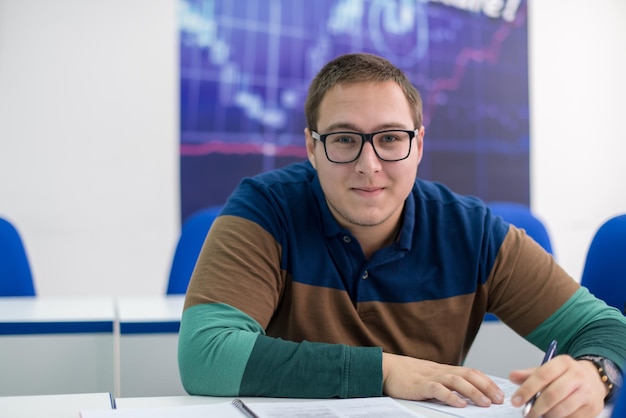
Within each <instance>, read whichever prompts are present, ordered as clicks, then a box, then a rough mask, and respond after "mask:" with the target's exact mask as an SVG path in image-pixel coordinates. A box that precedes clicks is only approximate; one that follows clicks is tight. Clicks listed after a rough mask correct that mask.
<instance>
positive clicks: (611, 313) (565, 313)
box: [526, 288, 626, 367]
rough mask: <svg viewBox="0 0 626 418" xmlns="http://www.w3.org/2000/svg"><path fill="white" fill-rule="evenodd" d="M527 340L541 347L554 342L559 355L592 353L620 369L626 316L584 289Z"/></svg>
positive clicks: (624, 351) (624, 359) (625, 356)
mask: <svg viewBox="0 0 626 418" xmlns="http://www.w3.org/2000/svg"><path fill="white" fill-rule="evenodd" d="M583 324H586V325H583ZM526 338H527V339H528V340H529V341H530V342H531V343H533V344H535V345H536V346H538V347H540V348H545V347H547V345H548V344H549V342H550V340H552V339H557V340H558V341H559V345H560V347H561V348H560V349H559V352H560V353H561V354H563V353H565V354H569V355H571V356H572V357H579V356H581V355H584V354H595V355H600V356H603V357H607V358H609V359H611V360H613V362H615V364H617V365H619V366H620V367H623V366H624V365H626V317H624V315H622V314H621V313H620V312H619V311H617V309H614V308H611V307H608V306H607V305H606V304H604V303H603V302H602V301H599V300H596V299H595V298H594V297H593V296H592V295H591V294H590V293H589V292H588V291H587V289H585V288H580V289H579V290H578V291H577V292H576V293H575V294H574V295H573V296H572V297H571V298H570V300H568V301H567V303H566V304H565V305H563V306H562V307H561V308H560V309H559V310H558V311H557V312H556V313H555V314H554V315H552V316H551V317H550V318H548V319H547V320H546V321H545V322H544V323H542V324H541V325H540V326H539V327H538V328H537V329H535V330H534V331H533V332H532V333H530V334H529V335H528V336H527V337H526Z"/></svg>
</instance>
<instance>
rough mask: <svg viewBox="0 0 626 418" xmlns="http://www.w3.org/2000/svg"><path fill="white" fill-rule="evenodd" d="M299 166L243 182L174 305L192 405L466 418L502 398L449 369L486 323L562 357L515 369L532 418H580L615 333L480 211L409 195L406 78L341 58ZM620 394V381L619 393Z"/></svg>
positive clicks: (599, 308)
mask: <svg viewBox="0 0 626 418" xmlns="http://www.w3.org/2000/svg"><path fill="white" fill-rule="evenodd" d="M305 111H306V117H307V123H308V127H307V128H306V129H305V132H304V133H305V139H306V149H307V155H308V162H304V163H299V164H294V165H292V166H289V167H286V168H284V169H279V170H274V171H272V172H268V173H265V174H262V175H259V176H257V177H255V178H251V179H245V180H244V181H243V182H242V183H241V184H240V185H239V187H238V188H237V190H235V192H234V193H233V194H232V196H231V197H230V198H229V200H228V202H227V203H226V205H225V207H224V209H223V211H222V213H221V215H220V217H218V218H217V220H216V221H215V223H214V224H213V227H212V229H211V231H210V233H209V235H208V237H207V240H206V242H205V245H204V248H203V249H202V252H201V254H200V257H199V259H198V263H197V265H196V268H195V271H194V273H193V277H192V279H191V282H190V284H189V289H188V291H187V296H186V302H185V310H184V313H183V318H182V322H181V328H180V340H179V366H180V372H181V377H182V381H183V384H184V386H185V389H186V390H187V391H188V392H189V393H191V394H200V395H222V396H275V397H314V398H326V397H363V396H380V395H388V396H393V397H396V398H405V399H414V400H422V399H432V398H434V399H438V400H440V401H443V402H446V403H448V404H450V405H453V406H458V407H463V406H464V405H466V401H465V400H464V399H463V398H462V397H461V396H459V394H460V395H463V396H464V397H467V398H469V399H471V400H472V401H473V402H474V403H476V404H478V405H482V406H489V405H490V404H491V403H501V402H503V394H502V393H501V391H500V390H499V388H498V387H497V385H496V384H495V383H494V382H492V381H491V380H490V379H489V378H488V377H487V376H486V375H485V374H483V373H481V372H480V371H477V370H472V369H468V368H465V367H462V366H460V365H461V364H462V363H463V360H464V358H465V356H466V354H467V352H468V350H469V348H470V346H471V344H472V341H473V340H474V337H475V336H476V333H477V332H478V328H479V327H480V324H481V323H482V319H483V316H484V314H485V313H486V312H493V313H495V314H496V315H498V317H499V318H500V319H501V320H502V321H504V322H505V323H506V324H508V325H509V326H510V327H512V328H513V329H514V330H515V331H516V332H518V333H519V334H520V335H522V336H524V337H525V338H526V339H528V340H529V341H531V342H532V343H534V344H535V345H537V346H538V347H540V348H542V349H544V350H545V349H546V347H547V346H548V344H549V343H550V341H551V340H552V339H557V340H558V342H559V347H560V354H563V355H559V356H557V357H556V358H554V359H553V360H551V361H549V362H548V363H546V364H545V365H543V366H542V367H540V368H538V369H533V370H524V371H514V372H512V373H511V376H510V378H511V379H512V380H513V381H514V382H516V383H519V384H521V386H520V388H519V390H518V391H517V393H516V395H514V405H516V406H520V405H522V404H523V403H525V402H526V401H528V400H529V399H530V398H531V397H532V396H534V395H535V394H536V393H537V392H541V396H539V398H538V399H537V401H536V402H535V405H534V407H533V409H532V411H531V415H529V416H534V417H536V416H540V415H542V414H545V415H546V416H550V417H564V416H573V417H585V418H588V417H591V416H595V414H597V413H598V412H599V411H600V410H601V409H602V407H603V404H604V399H605V397H607V395H608V394H609V388H608V386H607V385H605V384H604V383H603V382H602V380H601V379H600V374H599V373H598V370H597V368H596V366H595V365H594V363H592V362H591V361H589V360H584V361H583V360H580V361H577V360H576V358H577V357H580V356H584V355H592V356H599V357H601V358H599V359H594V361H596V360H597V361H604V359H606V361H609V362H613V363H615V364H618V365H622V364H623V363H624V360H625V359H626V320H625V318H624V316H623V315H621V313H619V312H618V311H617V310H615V309H612V308H609V307H607V305H606V304H604V303H603V302H601V301H599V300H597V299H595V298H594V297H593V296H592V295H590V294H589V292H588V291H586V289H584V288H581V287H580V286H579V285H578V283H576V282H575V281H574V280H573V279H572V278H570V277H569V276H568V275H567V274H566V273H565V272H564V271H563V270H562V269H561V268H560V267H559V266H558V265H557V264H556V263H555V262H554V259H553V258H552V257H551V256H550V255H549V254H547V253H546V252H545V251H543V250H542V249H541V247H540V246H539V245H538V244H536V243H535V242H534V241H533V240H532V239H531V238H529V237H528V236H526V235H525V233H524V231H522V230H519V229H517V228H515V227H513V226H510V225H508V224H507V223H505V222H503V220H502V219H501V218H499V217H494V216H493V215H492V214H491V212H490V211H489V210H488V209H487V208H486V207H485V205H484V204H483V203H482V202H481V201H479V200H478V199H475V198H471V197H464V196H459V195H456V194H454V193H453V192H451V191H450V190H448V189H447V188H446V187H444V186H442V185H439V184H435V183H431V182H426V181H422V180H420V179H417V171H418V166H419V163H420V160H421V158H422V152H423V141H424V127H423V126H422V103H421V99H420V96H419V94H418V92H417V91H416V90H415V88H414V87H413V86H412V85H411V84H410V82H409V81H408V79H407V78H406V76H405V75H404V74H403V73H402V72H401V71H400V70H399V69H397V68H396V67H394V66H393V65H392V64H391V63H389V62H388V61H386V60H384V59H382V58H379V57H376V56H373V55H368V54H350V55H345V56H341V57H339V58H337V59H335V60H334V61H332V62H330V63H328V64H327V65H326V66H325V67H324V68H323V69H322V70H321V71H320V73H319V74H318V75H317V76H316V78H315V79H314V80H313V82H312V84H311V86H310V90H309V96H308V98H307V101H306V105H305ZM615 383H618V382H615Z"/></svg>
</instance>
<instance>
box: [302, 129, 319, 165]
mask: <svg viewBox="0 0 626 418" xmlns="http://www.w3.org/2000/svg"><path fill="white" fill-rule="evenodd" d="M304 139H305V141H306V156H307V158H308V159H309V162H310V163H311V165H312V166H313V168H315V169H316V170H317V162H316V160H315V138H313V136H311V130H310V129H309V128H304Z"/></svg>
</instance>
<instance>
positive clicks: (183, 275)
mask: <svg viewBox="0 0 626 418" xmlns="http://www.w3.org/2000/svg"><path fill="white" fill-rule="evenodd" d="M221 210H222V206H211V207H208V208H206V209H202V210H200V211H198V212H196V213H194V214H193V215H191V216H190V217H189V218H187V220H186V221H185V222H184V223H183V225H182V228H181V232H180V238H179V239H178V244H177V245H176V250H175V252H174V258H173V260H172V267H171V270H170V276H169V280H168V284H167V294H168V295H182V294H185V292H187V286H188V285H189V279H191V273H193V269H194V267H195V265H196V260H197V259H198V255H199V254H200V250H201V249H202V244H204V240H205V238H206V236H207V234H208V232H209V229H211V225H212V224H213V221H214V220H215V218H217V215H219V213H220V211H221Z"/></svg>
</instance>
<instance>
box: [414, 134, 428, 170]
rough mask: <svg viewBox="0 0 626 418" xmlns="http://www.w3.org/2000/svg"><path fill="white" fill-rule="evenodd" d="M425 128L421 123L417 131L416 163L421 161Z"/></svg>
mask: <svg viewBox="0 0 626 418" xmlns="http://www.w3.org/2000/svg"><path fill="white" fill-rule="evenodd" d="M425 133H426V130H425V128H424V125H422V126H421V127H420V129H419V131H418V132H417V135H416V138H415V139H416V141H417V163H418V164H419V163H420V162H421V161H422V155H423V154H424V134H425Z"/></svg>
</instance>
